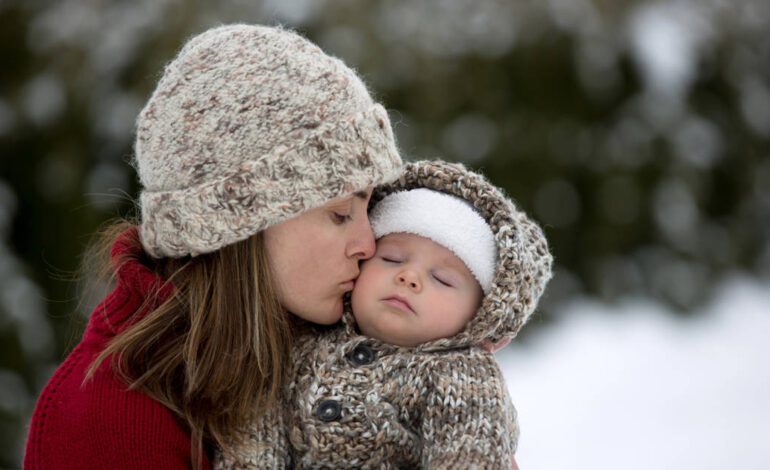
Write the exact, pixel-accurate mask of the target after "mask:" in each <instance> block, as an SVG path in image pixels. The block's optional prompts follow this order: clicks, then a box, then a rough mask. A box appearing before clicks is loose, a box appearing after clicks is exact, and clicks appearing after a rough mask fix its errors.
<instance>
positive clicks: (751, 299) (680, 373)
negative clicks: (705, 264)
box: [498, 277, 770, 470]
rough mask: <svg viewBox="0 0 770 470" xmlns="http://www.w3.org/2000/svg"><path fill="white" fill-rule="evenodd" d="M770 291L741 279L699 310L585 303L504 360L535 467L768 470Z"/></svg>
mask: <svg viewBox="0 0 770 470" xmlns="http://www.w3.org/2000/svg"><path fill="white" fill-rule="evenodd" d="M768 334H770V283H767V282H761V281H758V280H753V279H747V278H742V277H734V278H731V279H729V280H728V281H726V282H725V283H723V284H722V285H721V287H720V288H719V289H718V290H717V292H715V293H714V298H713V300H712V301H711V302H710V303H709V304H708V306H707V307H705V308H704V309H703V311H700V312H693V314H692V315H688V316H686V317H682V316H675V315H673V314H672V313H671V312H668V311H666V309H665V308H664V307H662V306H661V305H658V304H656V303H654V302H652V301H650V300H640V299H628V300H625V301H623V302H621V303H619V304H617V305H606V304H601V303H599V302H597V301H595V300H580V301H575V302H573V303H571V304H570V305H569V306H566V307H565V308H563V309H562V310H561V311H560V312H559V314H558V319H557V320H556V321H555V322H554V323H553V324H552V325H549V326H547V327H543V328H542V329H541V330H540V331H539V332H537V333H535V334H534V336H533V337H530V338H528V340H527V341H526V342H525V343H524V344H516V341H514V345H513V346H511V347H509V348H507V349H506V350H503V351H501V352H500V353H498V360H499V361H500V365H501V367H502V368H503V373H504V375H505V378H506V381H507V383H508V387H509V390H510V392H511V396H512V398H513V402H514V404H515V405H516V407H517V409H518V412H519V422H520V426H521V431H522V434H521V439H520V441H519V451H518V454H517V461H518V463H519V466H520V467H521V468H522V470H528V469H575V468H580V469H582V468H585V469H592V470H601V469H617V468H623V469H627V470H634V469H645V470H648V469H651V468H654V469H695V468H697V469H699V470H709V469H725V468H740V469H743V470H752V469H757V470H759V469H765V468H768V465H769V464H770V445H768V440H769V439H768V438H769V437H770V361H769V360H768V359H769V358H770V341H768Z"/></svg>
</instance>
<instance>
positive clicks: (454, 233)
mask: <svg viewBox="0 0 770 470" xmlns="http://www.w3.org/2000/svg"><path fill="white" fill-rule="evenodd" d="M369 220H370V222H371V225H372V231H373V232H374V237H375V238H377V239H379V238H381V237H384V236H385V235H388V234H391V233H412V234H415V235H419V236H421V237H425V238H429V239H431V240H433V241H434V242H436V243H438V244H439V245H441V246H443V247H445V248H447V249H449V250H450V251H451V252H452V253H454V254H455V255H456V256H457V257H458V258H459V259H460V260H461V261H462V262H463V263H465V265H466V266H467V267H468V269H469V270H470V271H471V273H472V274H473V276H474V277H475V278H476V280H477V281H478V282H479V284H480V285H481V289H482V290H483V291H484V293H485V294H488V293H489V290H490V289H491V287H492V279H493V278H494V276H495V267H496V265H497V245H496V243H495V236H494V234H493V233H492V229H491V228H490V227H489V225H488V224H487V222H486V221H485V220H484V218H483V217H481V215H479V213H478V212H476V210H475V209H474V208H473V206H471V205H470V204H469V203H468V202H467V201H465V200H463V199H461V198H459V197H457V196H451V195H449V194H446V193H442V192H440V191H435V190H431V189H427V188H417V189H412V190H409V191H399V192H394V193H390V194H388V195H387V196H385V197H384V198H383V199H382V200H381V201H379V202H378V203H377V205H375V206H374V207H373V208H372V210H371V212H370V214H369Z"/></svg>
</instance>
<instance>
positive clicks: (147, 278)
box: [24, 228, 210, 470]
mask: <svg viewBox="0 0 770 470" xmlns="http://www.w3.org/2000/svg"><path fill="white" fill-rule="evenodd" d="M137 236H138V235H137V231H136V229H135V228H132V229H129V230H128V231H126V232H125V233H124V234H123V235H121V237H119V239H118V240H117V241H116V242H115V244H114V245H113V247H112V253H111V255H112V260H113V262H114V261H115V260H116V258H118V257H119V256H121V255H125V254H130V255H135V256H132V257H131V259H130V260H129V261H128V262H126V263H124V264H123V265H122V266H120V268H119V270H118V272H117V281H116V286H115V288H114V290H112V291H111V292H110V293H109V294H108V295H107V296H106V297H105V298H104V300H102V302H101V303H100V304H99V305H98V306H97V307H96V308H95V309H94V311H93V313H92V314H91V318H90V320H89V322H88V325H87V327H86V330H85V332H84V334H83V337H82V339H81V340H80V342H79V343H78V344H77V346H76V347H75V348H74V349H73V350H72V352H71V353H70V354H69V355H68V356H67V358H66V359H65V360H64V362H62V363H61V365H60V366H59V367H58V369H56V372H54V374H53V376H52V377H51V379H50V380H49V381H48V383H47V384H46V386H45V388H44V389H43V391H42V392H41V394H40V397H39V398H38V401H37V405H36V407H35V412H34V414H33V416H32V421H31V423H30V429H29V435H28V438H27V448H26V453H25V456H24V468H26V469H49V468H56V469H83V468H89V469H97V468H110V469H115V470H118V469H140V468H163V469H181V468H191V467H192V459H191V453H190V449H191V438H190V433H189V431H188V429H187V428H186V427H185V426H184V424H183V423H182V422H181V421H179V420H178V419H177V418H176V417H175V415H174V414H173V413H172V412H171V411H170V410H169V409H168V408H166V407H165V406H163V405H162V404H160V403H159V402H157V401H155V400H154V399H152V398H150V397H149V396H147V395H146V394H144V393H142V392H140V391H135V390H128V388H127V386H126V384H125V383H124V382H122V381H121V380H120V379H119V378H118V377H117V376H116V375H115V374H114V372H113V370H112V365H111V364H110V358H107V359H106V360H105V361H104V362H102V364H101V365H100V367H99V368H98V369H97V371H96V373H95V375H94V376H93V379H92V380H90V381H88V382H85V383H84V381H83V380H84V377H85V373H86V370H87V369H88V367H89V365H90V364H91V362H92V361H93V360H94V359H95V358H96V356H97V355H98V354H99V353H100V352H101V351H102V350H103V349H104V347H105V346H106V344H107V342H108V341H109V340H110V339H111V338H113V337H114V336H115V335H116V334H118V333H119V332H121V331H123V330H125V328H126V327H128V326H129V325H130V324H131V323H132V322H134V321H136V319H138V318H141V316H142V315H143V314H145V313H146V312H147V309H145V310H143V311H138V310H139V308H140V306H141V305H142V304H143V302H144V301H145V299H146V298H147V295H148V293H150V292H155V291H157V292H158V296H157V298H158V299H159V300H162V299H164V298H166V297H167V296H168V295H169V294H170V293H171V291H172V289H173V287H172V286H171V285H170V284H168V283H164V282H163V280H162V279H161V278H159V277H158V276H157V275H155V274H154V273H153V272H152V271H150V270H149V269H148V268H147V267H145V266H144V265H143V264H141V262H140V261H139V255H140V253H129V251H130V250H131V248H130V247H131V246H132V245H133V244H132V243H129V241H131V240H132V239H131V238H130V237H137ZM134 239H135V238H134ZM155 305H157V303H156V304H155ZM151 307H154V305H151ZM203 463H204V468H210V465H209V462H208V460H204V462H203Z"/></svg>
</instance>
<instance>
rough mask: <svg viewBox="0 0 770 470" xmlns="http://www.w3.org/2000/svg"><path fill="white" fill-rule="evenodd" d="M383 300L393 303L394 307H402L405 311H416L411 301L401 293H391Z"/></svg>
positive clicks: (389, 303)
mask: <svg viewBox="0 0 770 470" xmlns="http://www.w3.org/2000/svg"><path fill="white" fill-rule="evenodd" d="M382 301H383V302H385V303H387V304H388V305H392V306H393V307H396V308H400V309H401V310H404V311H405V312H409V313H415V311H414V309H413V308H412V305H411V304H410V303H409V301H408V300H406V299H405V298H403V297H401V296H400V295H391V296H389V297H386V298H384V299H382Z"/></svg>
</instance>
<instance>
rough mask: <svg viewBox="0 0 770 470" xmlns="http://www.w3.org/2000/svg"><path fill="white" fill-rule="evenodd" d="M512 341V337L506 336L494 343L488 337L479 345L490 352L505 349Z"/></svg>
mask: <svg viewBox="0 0 770 470" xmlns="http://www.w3.org/2000/svg"><path fill="white" fill-rule="evenodd" d="M510 342H511V337H510V336H506V337H504V338H503V339H501V340H500V341H498V342H496V343H493V342H491V341H490V340H488V339H485V340H484V341H482V342H481V343H480V344H479V346H481V348H482V349H484V350H485V351H487V352H490V353H496V352H497V351H499V350H501V349H503V348H504V347H506V346H508V344H509V343H510Z"/></svg>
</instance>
